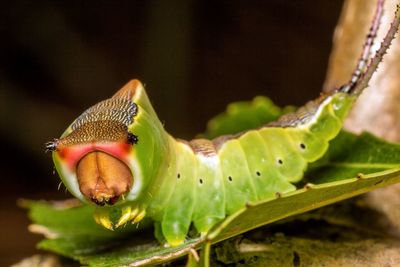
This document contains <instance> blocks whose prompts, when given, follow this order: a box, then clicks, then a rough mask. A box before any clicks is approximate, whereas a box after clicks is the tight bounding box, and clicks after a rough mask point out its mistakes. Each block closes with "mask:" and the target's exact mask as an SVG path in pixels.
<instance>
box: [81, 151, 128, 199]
mask: <svg viewBox="0 0 400 267" xmlns="http://www.w3.org/2000/svg"><path fill="white" fill-rule="evenodd" d="M76 174H77V178H78V183H79V189H80V191H81V192H82V194H83V195H84V196H85V197H86V198H87V199H89V200H91V201H92V202H94V203H96V204H97V205H99V206H103V205H105V204H109V205H112V204H114V203H115V202H116V201H117V200H118V199H119V198H120V197H121V196H123V195H124V194H125V193H127V192H129V190H130V188H131V187H132V184H133V175H132V172H131V171H130V169H129V167H128V166H127V165H126V164H125V163H123V162H122V161H121V160H119V159H117V158H115V157H113V156H111V155H109V154H107V153H105V152H102V151H93V152H90V153H88V154H86V155H85V156H84V157H83V158H82V159H81V160H80V161H79V162H78V164H77V167H76Z"/></svg>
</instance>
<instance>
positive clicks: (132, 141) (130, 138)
mask: <svg viewBox="0 0 400 267" xmlns="http://www.w3.org/2000/svg"><path fill="white" fill-rule="evenodd" d="M127 142H128V144H131V145H136V144H137V143H138V142H139V137H137V135H134V134H133V133H128V137H127Z"/></svg>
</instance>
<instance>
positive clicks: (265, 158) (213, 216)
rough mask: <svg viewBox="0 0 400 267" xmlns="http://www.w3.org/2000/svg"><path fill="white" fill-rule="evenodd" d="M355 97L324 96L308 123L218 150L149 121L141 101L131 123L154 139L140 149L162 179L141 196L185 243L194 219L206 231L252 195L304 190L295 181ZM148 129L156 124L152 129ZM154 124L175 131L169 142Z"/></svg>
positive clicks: (255, 133)
mask: <svg viewBox="0 0 400 267" xmlns="http://www.w3.org/2000/svg"><path fill="white" fill-rule="evenodd" d="M353 102H354V97H353V96H351V95H348V94H344V93H335V94H333V95H331V96H329V97H327V98H326V99H325V100H324V101H323V102H321V103H320V104H319V105H320V106H319V107H318V108H317V109H316V110H315V111H314V114H312V115H311V116H310V118H309V119H308V121H307V122H305V123H298V124H297V125H294V126H285V127H278V126H273V127H271V126H265V127H261V128H259V129H256V130H251V131H248V132H245V133H242V134H240V135H238V136H236V137H232V138H227V140H226V141H224V142H223V143H222V144H219V146H218V148H217V149H215V153H210V154H204V153H200V152H198V151H196V150H194V149H193V148H192V147H191V146H190V143H188V142H186V141H180V140H175V139H174V138H172V137H171V136H169V135H167V134H166V133H164V130H163V128H159V129H155V128H154V127H153V126H154V122H152V124H153V126H152V125H145V124H144V123H146V122H144V121H143V119H144V118H146V116H147V113H146V112H143V113H140V109H139V115H138V117H137V118H136V121H135V123H133V124H132V127H131V128H130V130H131V131H132V132H133V133H135V134H137V135H138V136H139V138H140V140H141V142H142V141H143V143H145V145H146V148H142V149H144V150H146V151H143V154H140V153H142V152H141V150H140V149H141V148H140V146H141V145H142V143H139V145H138V146H137V150H136V152H135V153H137V157H139V156H140V157H141V158H140V159H138V161H140V162H143V165H142V166H146V168H148V169H147V170H146V171H147V172H144V175H151V176H152V177H154V179H152V180H151V183H150V185H149V186H148V189H147V193H145V195H144V196H143V197H142V198H139V199H138V202H140V203H141V204H143V205H144V207H145V208H146V213H147V215H148V216H150V217H152V218H153V219H154V220H155V221H156V236H157V237H158V239H160V240H162V241H166V242H167V243H168V244H170V245H172V246H176V245H179V244H181V243H183V242H184V241H185V238H186V236H187V234H188V232H189V228H190V225H191V224H192V223H193V225H194V226H195V228H196V230H197V231H198V232H200V233H202V234H206V233H207V232H208V231H209V230H210V228H211V227H213V226H214V225H215V224H216V223H218V222H220V221H221V220H222V219H223V218H225V217H226V216H227V215H229V214H232V213H234V212H235V211H237V210H238V209H240V208H242V207H244V206H245V205H246V204H247V203H251V202H254V201H257V200H262V199H266V198H273V197H275V196H276V195H277V194H280V193H286V192H290V191H294V190H296V187H295V185H294V184H293V183H296V182H298V181H300V180H301V179H302V177H303V173H304V171H305V170H306V168H307V165H308V163H310V162H313V161H315V160H317V159H319V158H321V157H322V156H323V155H324V153H325V152H326V150H327V148H328V143H329V141H330V140H331V139H332V138H334V137H335V136H336V135H337V134H338V132H339V131H340V129H341V127H342V122H343V119H344V117H345V115H346V114H347V113H348V110H349V109H350V107H351V105H352V103H353ZM139 107H140V106H139ZM140 116H143V117H140ZM152 127H153V128H152ZM148 129H152V130H151V131H153V132H152V133H149V132H145V131H146V130H147V131H148ZM160 129H162V130H160ZM154 131H155V133H156V134H158V135H159V136H161V137H163V138H164V139H163V140H165V136H168V137H166V138H167V140H166V141H164V142H165V143H164V145H161V144H158V143H156V142H157V141H156V138H154V140H151V138H150V140H146V139H147V137H148V136H149V135H150V136H151V135H154ZM164 134H165V135H164ZM192 142H193V141H192ZM157 147H162V148H163V150H161V151H162V156H163V161H161V160H158V156H159V155H157V154H158V153H160V152H159V151H160V150H157ZM157 151H158V152H157ZM148 159H153V161H152V162H149V160H148ZM146 162H147V163H146ZM162 163H163V164H162ZM146 164H148V165H146ZM154 164H156V165H157V166H159V168H155V167H154ZM150 165H152V167H151V168H150Z"/></svg>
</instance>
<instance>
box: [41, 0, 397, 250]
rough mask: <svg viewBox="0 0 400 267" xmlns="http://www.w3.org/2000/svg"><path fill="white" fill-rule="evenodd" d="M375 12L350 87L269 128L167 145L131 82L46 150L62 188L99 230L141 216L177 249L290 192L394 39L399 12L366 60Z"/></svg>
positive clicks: (144, 98) (144, 99)
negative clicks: (85, 206) (84, 206)
mask: <svg viewBox="0 0 400 267" xmlns="http://www.w3.org/2000/svg"><path fill="white" fill-rule="evenodd" d="M381 13H382V8H381V4H380V7H379V6H378V9H377V11H376V14H375V19H374V23H373V25H372V27H371V29H370V34H369V35H368V37H367V40H366V43H365V46H364V50H363V53H362V56H361V59H360V60H359V63H358V66H357V68H356V70H355V72H354V74H353V76H352V78H351V79H350V81H349V83H348V84H346V85H344V86H342V87H340V88H338V89H336V90H334V91H332V92H331V93H329V94H324V95H322V96H320V97H319V98H317V99H316V100H314V101H311V102H309V103H308V104H306V105H305V106H304V107H302V108H300V109H299V110H298V111H296V112H294V113H291V114H287V115H284V116H283V117H281V118H280V119H279V120H278V121H276V122H273V123H269V124H267V125H264V126H262V127H260V128H258V129H253V130H250V131H246V132H242V133H239V134H236V135H226V136H221V137H218V138H216V139H213V140H207V139H194V140H191V141H185V140H180V139H175V138H174V137H172V136H171V135H169V134H168V133H167V132H166V131H165V130H164V127H163V125H162V123H161V122H160V120H159V119H158V117H157V115H156V113H155V111H154V109H153V107H152V105H151V103H150V101H149V99H148V97H147V94H146V92H145V89H144V87H143V86H142V84H141V83H140V82H139V81H138V80H132V81H130V82H129V83H128V84H126V85H125V86H124V87H123V88H122V89H121V90H119V91H118V92H117V93H116V94H115V95H114V96H112V97H111V98H109V99H107V100H104V101H102V102H100V103H98V104H96V105H94V106H93V107H91V108H89V109H88V110H86V111H85V112H84V113H83V114H82V115H80V116H79V117H78V118H77V119H76V120H75V121H74V122H73V123H72V124H71V125H70V126H69V127H68V128H67V130H66V131H65V132H64V134H63V135H62V136H61V138H60V139H55V140H54V141H52V142H49V143H47V145H46V147H47V149H48V150H51V151H53V159H54V162H55V166H56V169H57V171H58V173H59V174H60V177H61V179H62V181H63V182H64V184H65V185H66V187H67V188H68V190H69V191H70V192H71V193H72V194H73V195H74V196H75V197H77V198H79V199H80V200H82V201H84V202H89V203H90V202H93V203H95V204H97V205H98V208H97V210H96V213H95V215H94V217H95V220H96V221H97V222H98V223H99V224H101V225H103V226H104V227H106V228H109V229H113V228H116V227H120V226H122V225H124V224H126V223H129V222H133V223H138V222H139V221H141V220H142V219H143V218H145V217H149V218H152V219H153V220H154V222H155V230H156V233H155V235H156V237H157V238H158V239H159V240H160V241H161V242H164V243H167V244H169V245H171V246H177V245H180V244H182V243H183V242H184V241H185V238H186V236H187V234H188V232H189V228H190V226H191V225H192V224H193V225H194V228H195V229H196V230H197V232H198V233H200V234H203V235H204V234H207V232H208V231H209V230H210V229H211V228H212V227H213V226H214V225H215V224H217V223H218V222H221V221H222V220H223V219H224V218H225V217H226V216H227V215H229V214H232V213H234V212H235V211H237V210H239V209H240V208H242V207H244V206H245V205H246V204H247V203H251V202H254V201H257V200H263V199H266V198H270V197H273V196H275V195H276V194H281V193H286V192H290V191H294V190H296V186H295V185H294V184H295V183H296V182H299V181H300V180H301V179H302V177H303V174H304V171H305V170H306V168H307V166H308V164H309V163H311V162H314V161H316V160H318V159H319V158H321V157H322V156H323V155H324V153H325V152H326V151H327V149H328V145H329V141H330V140H331V139H333V138H334V137H335V136H336V135H337V134H338V133H339V131H340V129H341V127H342V124H343V120H344V119H345V117H346V115H347V114H348V112H349V110H350V109H351V107H352V104H353V103H354V101H355V100H356V99H357V96H358V95H359V94H360V93H361V92H362V90H363V89H364V88H366V87H367V85H368V81H369V80H370V78H371V76H372V74H373V72H374V71H375V70H376V67H377V65H378V64H379V62H380V61H381V60H382V57H383V55H384V53H385V52H386V50H387V49H388V47H389V45H390V41H391V40H392V39H393V38H394V35H395V33H396V31H397V27H398V24H399V15H398V12H397V13H396V19H395V20H394V22H393V23H392V25H391V28H390V29H389V31H388V33H387V35H386V37H385V39H384V41H383V43H382V45H381V48H380V49H379V50H378V51H377V52H376V54H375V56H374V57H373V58H372V59H370V54H371V46H372V43H373V39H374V36H375V35H376V31H377V28H378V25H379V23H377V21H378V22H379V20H380V17H381ZM115 209H117V210H118V216H117V218H116V219H115V220H113V219H112V216H111V211H112V210H115ZM266 212H268V211H266Z"/></svg>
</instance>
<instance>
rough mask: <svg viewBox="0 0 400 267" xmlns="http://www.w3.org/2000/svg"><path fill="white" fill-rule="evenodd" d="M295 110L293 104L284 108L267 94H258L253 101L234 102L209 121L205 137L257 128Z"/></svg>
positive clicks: (210, 137)
mask: <svg viewBox="0 0 400 267" xmlns="http://www.w3.org/2000/svg"><path fill="white" fill-rule="evenodd" d="M294 110H295V108H294V107H293V106H287V107H285V108H283V109H282V108H280V107H278V106H276V105H275V104H274V103H273V102H272V101H271V100H270V99H269V98H268V97H265V96H257V97H255V98H254V99H253V100H252V101H240V102H234V103H231V104H229V105H228V107H227V108H226V110H225V111H224V112H223V113H220V114H218V115H217V116H215V117H214V118H212V119H211V120H210V121H209V122H208V124H207V129H206V132H205V133H204V137H206V138H209V139H212V138H215V137H217V136H221V135H224V134H235V133H239V132H241V131H245V130H248V129H253V128H257V127H260V126H262V125H263V124H266V123H268V122H271V121H274V120H276V119H278V118H279V117H280V116H282V115H283V114H286V113H288V112H292V111H294Z"/></svg>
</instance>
